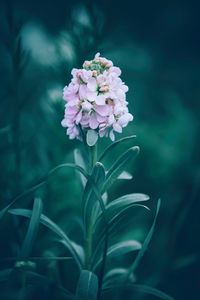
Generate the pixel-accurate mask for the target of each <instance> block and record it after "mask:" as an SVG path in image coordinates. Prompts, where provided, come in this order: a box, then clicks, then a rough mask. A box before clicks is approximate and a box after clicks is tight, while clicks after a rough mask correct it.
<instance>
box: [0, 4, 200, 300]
mask: <svg viewBox="0 0 200 300" xmlns="http://www.w3.org/2000/svg"><path fill="white" fill-rule="evenodd" d="M21 21H22V23H23V24H22V27H21V29H20V31H18V27H19V24H20V23H21ZM17 32H18V33H19V34H20V36H21V38H22V44H21V46H20V47H21V48H20V51H19V53H18V52H17V51H18V50H17V48H16V45H18V46H19V43H18V44H17V39H16V34H17ZM199 32H200V21H199V5H198V1H178V0H174V1H127V0H124V1H119V2H118V1H91V2H90V1H81V2H79V1H71V2H70V1H61V0H57V1H52V0H51V1H25V0H21V1H10V2H9V1H2V0H1V2H0V38H1V39H0V74H1V77H0V78H1V79H0V151H1V162H0V171H1V176H0V197H1V202H0V206H1V207H4V206H5V205H6V204H8V203H9V202H10V201H11V200H12V199H13V197H14V196H16V195H17V194H19V193H21V192H23V191H25V190H26V189H27V188H28V187H30V186H32V185H33V184H34V183H37V182H38V181H39V180H40V178H42V177H43V176H45V175H46V174H47V172H48V171H49V170H50V169H51V168H53V167H55V166H56V165H57V164H60V163H63V162H72V160H73V154H72V151H73V149H74V148H75V147H79V143H78V142H76V141H69V139H68V138H67V137H66V135H65V131H64V129H63V128H62V127H61V125H60V122H61V120H62V117H63V109H64V103H63V101H62V88H63V87H64V85H66V84H68V83H69V81H70V76H71V75H70V70H71V68H72V67H80V66H81V64H82V63H83V61H84V60H85V59H91V58H92V57H93V56H94V55H95V53H96V52H100V53H101V55H102V56H105V57H107V58H108V59H111V60H112V61H113V62H114V64H115V65H117V66H119V67H120V68H121V69H122V78H123V80H124V81H125V82H126V84H127V85H128V86H129V92H128V101H129V109H130V112H131V113H132V114H133V115H134V121H133V122H132V124H130V125H129V126H128V128H126V129H125V130H124V132H123V136H126V135H128V134H136V135H137V139H136V140H135V144H136V145H139V146H140V148H141V153H140V155H139V157H138V158H137V161H136V163H133V164H132V165H130V168H129V171H132V172H133V180H132V181H127V182H120V183H119V184H118V185H115V186H114V187H113V188H112V190H111V191H110V196H111V198H112V199H113V198H114V197H115V196H118V195H122V194H123V193H128V192H143V193H147V194H148V195H150V196H151V201H150V202H149V206H150V208H151V209H152V210H151V213H146V212H141V211H138V213H137V212H136V213H134V215H133V216H132V219H133V222H132V223H131V226H132V227H131V228H132V231H126V230H125V231H124V234H125V235H129V236H131V234H133V235H134V236H137V237H138V238H139V239H140V240H141V241H143V240H144V237H145V235H146V233H147V232H148V229H149V227H150V224H151V222H152V219H153V215H154V212H155V206H156V203H157V199H158V198H161V200H162V206H161V211H160V214H159V219H158V223H157V226H156V230H155V232H154V236H153V239H152V241H151V244H150V246H149V250H148V252H147V254H146V256H145V258H144V259H143V261H142V264H141V266H140V268H139V271H138V274H137V276H138V280H139V281H140V282H141V283H148V284H149V285H152V286H157V287H159V288H160V289H162V290H163V291H165V292H167V293H169V294H171V295H172V296H173V297H174V298H175V299H177V300H179V299H180V300H183V299H186V300H198V299H200V262H199V259H200V255H199V254H200V253H199V252H200V241H199V231H200V221H199V217H200V213H199V211H200V202H199V188H200V185H199V183H200V164H199V163H200V158H199V135H200V127H199V109H200V105H199V99H200V85H199V83H200V79H199V78H200V77H199V67H200V60H199V58H200V55H199V53H200V43H199ZM25 58H26V60H27V64H26V66H25V69H24V70H23V71H22V72H21V64H22V62H23V60H24V59H25ZM118 137H119V136H118ZM108 142H109V141H107V140H102V141H101V142H100V151H101V149H103V148H104V147H105V145H106V144H108ZM115 154H116V157H117V155H118V154H119V152H116V153H115ZM112 159H113V158H112V157H110V160H108V161H107V165H109V164H110V163H111V160H112ZM114 159H115V158H114ZM80 192H81V189H80V185H79V182H78V178H77V177H76V176H75V174H74V173H73V172H72V171H66V170H64V171H62V172H59V173H58V174H57V175H56V176H55V177H54V178H53V179H51V180H50V181H49V183H48V185H47V187H46V188H43V189H41V190H39V191H38V192H37V195H40V196H41V197H42V198H43V201H44V205H45V212H46V214H47V215H48V216H50V217H51V218H52V219H53V220H54V221H56V222H57V223H58V224H59V225H60V226H61V227H62V228H64V229H66V230H68V231H70V229H69V227H68V224H69V220H70V218H71V216H72V215H73V214H75V213H78V214H79V213H80V199H81V196H80ZM32 199H33V195H31V196H29V197H27V198H25V199H23V201H21V202H20V203H18V204H17V206H18V207H27V206H30V207H31V201H32ZM23 223H24V221H22V220H20V221H19V220H18V219H17V220H14V221H13V219H12V218H11V217H10V216H7V217H6V218H5V219H4V220H3V221H1V223H0V236H1V239H0V254H1V261H0V268H1V269H2V268H4V267H7V265H12V264H11V263H10V262H9V263H7V262H6V261H5V260H4V258H5V257H14V256H16V253H17V251H18V249H19V246H20V241H21V240H22V239H23V232H24V229H23V228H24V226H23ZM71 223H72V221H71ZM40 235H41V236H40V237H39V238H38V242H37V245H36V246H35V248H36V249H35V251H36V253H37V254H38V253H39V254H41V253H42V252H44V251H47V250H48V249H51V243H50V237H49V236H48V233H47V232H46V231H44V232H43V231H42V232H41V233H40ZM71 236H72V238H73V239H75V240H77V239H78V237H77V234H76V232H73V231H72V232H71ZM2 297H4V296H2ZM0 298H1V296H0ZM2 299H4V298H2ZM9 299H10V298H9ZM12 299H13V298H12ZM145 299H150V297H147V298H145Z"/></svg>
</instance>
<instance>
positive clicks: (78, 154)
mask: <svg viewBox="0 0 200 300" xmlns="http://www.w3.org/2000/svg"><path fill="white" fill-rule="evenodd" d="M74 161H75V164H76V165H78V166H80V167H81V168H83V169H84V170H85V169H86V166H85V162H84V159H83V157H82V155H81V151H80V150H79V149H75V150H74ZM79 177H80V180H81V184H82V186H83V187H85V185H86V181H87V180H86V178H85V176H83V174H79Z"/></svg>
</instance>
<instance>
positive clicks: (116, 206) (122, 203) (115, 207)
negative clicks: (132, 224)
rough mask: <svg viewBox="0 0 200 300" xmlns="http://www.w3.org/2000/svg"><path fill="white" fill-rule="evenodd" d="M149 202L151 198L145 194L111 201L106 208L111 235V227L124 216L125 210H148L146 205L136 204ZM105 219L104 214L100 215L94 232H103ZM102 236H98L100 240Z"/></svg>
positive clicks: (131, 195) (129, 195) (135, 194)
mask: <svg viewBox="0 0 200 300" xmlns="http://www.w3.org/2000/svg"><path fill="white" fill-rule="evenodd" d="M147 200H149V196H147V195H145V194H139V193H134V194H127V195H124V196H122V197H119V198H117V199H115V200H113V201H111V202H110V203H109V204H108V205H107V206H106V217H107V219H108V227H109V233H111V230H110V229H111V226H112V225H113V223H114V222H115V221H116V219H117V218H118V217H119V216H120V215H121V214H123V212H124V211H125V210H127V209H128V208H129V207H133V206H135V207H138V206H139V207H144V208H146V209H148V207H146V206H144V205H139V204H136V203H137V202H142V201H147ZM103 222H104V220H103V218H102V214H100V215H99V216H98V218H97V220H96V223H95V224H94V227H93V230H94V232H102V230H103V229H104V227H103ZM115 225H116V224H115ZM99 238H100V236H99V235H98V239H99Z"/></svg>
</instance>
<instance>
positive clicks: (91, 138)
mask: <svg viewBox="0 0 200 300" xmlns="http://www.w3.org/2000/svg"><path fill="white" fill-rule="evenodd" d="M97 140H98V133H97V132H96V131H95V130H92V129H90V130H88V131H87V135H86V142H87V144H88V146H90V147H92V146H94V145H95V144H96V142H97Z"/></svg>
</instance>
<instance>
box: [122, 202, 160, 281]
mask: <svg viewBox="0 0 200 300" xmlns="http://www.w3.org/2000/svg"><path fill="white" fill-rule="evenodd" d="M160 202H161V201H160V199H159V200H158V203H157V208H156V214H155V217H154V220H153V224H152V226H151V228H150V230H149V233H148V235H147V237H146V239H145V241H144V243H143V245H142V249H141V250H140V251H139V253H138V255H137V257H136V259H135V261H134V262H133V264H132V265H131V267H130V268H129V272H128V277H129V276H130V275H131V274H132V273H134V271H135V269H136V268H137V267H138V265H139V263H140V261H141V259H142V257H143V256H144V254H145V252H146V250H147V248H148V245H149V243H150V241H151V238H152V235H153V232H154V228H155V225H156V220H157V217H158V213H159V210H160Z"/></svg>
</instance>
